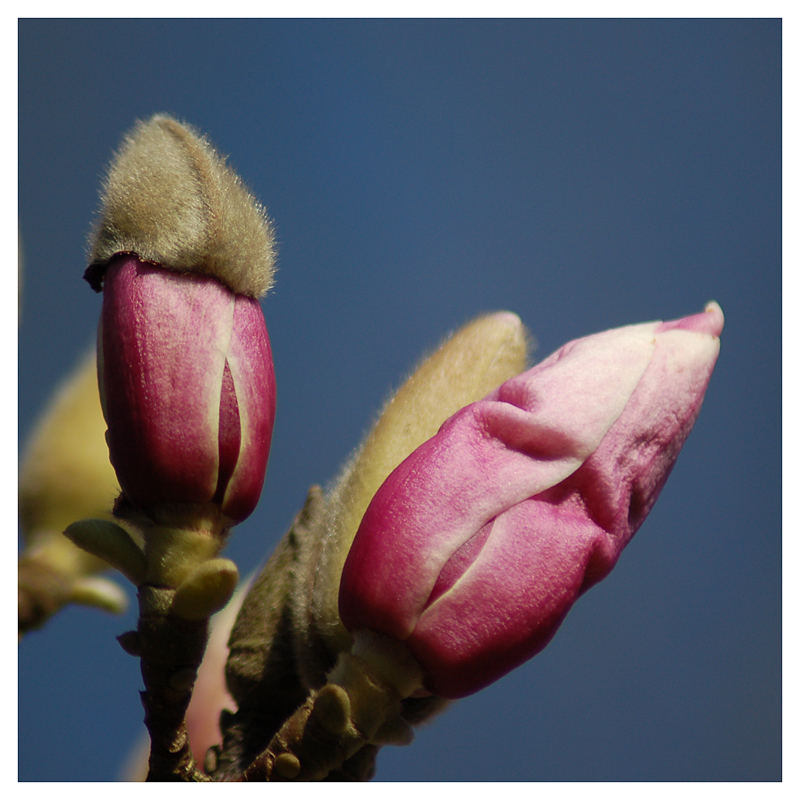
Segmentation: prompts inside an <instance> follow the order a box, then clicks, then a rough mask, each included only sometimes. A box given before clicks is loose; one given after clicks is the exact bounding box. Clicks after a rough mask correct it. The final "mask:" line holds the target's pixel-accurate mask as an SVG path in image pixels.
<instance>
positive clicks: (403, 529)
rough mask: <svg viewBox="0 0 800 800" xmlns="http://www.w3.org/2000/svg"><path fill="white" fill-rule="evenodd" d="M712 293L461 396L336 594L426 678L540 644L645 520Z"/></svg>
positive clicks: (363, 541)
mask: <svg viewBox="0 0 800 800" xmlns="http://www.w3.org/2000/svg"><path fill="white" fill-rule="evenodd" d="M722 326H723V316H722V312H721V310H720V308H719V306H718V305H717V304H716V303H712V304H710V305H709V306H708V307H707V309H706V311H705V312H704V313H701V314H697V315H694V316H691V317H686V318H684V319H681V320H676V321H674V322H668V323H658V322H656V323H649V324H644V325H637V326H630V327H625V328H619V329H616V330H612V331H607V332H606V333H601V334H597V335H594V336H589V337H586V338H584V339H579V340H577V341H573V342H570V343H569V344H567V345H565V346H564V347H562V348H561V349H560V350H559V351H558V352H556V353H554V354H553V355H552V356H550V357H549V358H548V359H546V360H545V361H543V362H541V363H540V364H538V365H537V366H535V367H534V368H532V369H530V370H528V371H527V372H524V373H523V374H521V375H519V376H517V377H515V378H512V379H511V380H509V381H507V382H506V383H504V384H503V385H502V386H500V387H499V388H498V389H496V390H495V391H493V392H491V393H490V394H489V395H488V396H487V397H486V398H484V399H483V400H481V401H480V402H477V403H473V404H472V405H469V406H467V407H466V408H464V409H462V410H461V411H459V412H458V413H457V414H455V415H454V416H453V417H451V418H450V419H449V420H447V422H446V423H445V424H444V425H443V426H442V427H441V429H440V430H439V432H438V433H437V434H436V435H435V436H433V437H432V438H431V439H429V440H428V441H427V442H425V443H424V444H423V445H421V446H420V447H418V448H417V449H416V450H415V451H414V452H413V453H412V454H411V455H410V456H409V457H408V458H407V459H406V460H405V461H403V463H402V464H401V465H400V466H399V467H397V469H395V470H394V471H393V472H392V474H391V475H390V476H389V477H388V478H387V479H386V481H384V483H383V485H382V486H381V487H380V489H379V490H378V492H377V493H376V495H375V497H374V498H373V500H372V502H371V503H370V506H369V508H368V509H367V511H366V513H365V515H364V518H363V520H362V522H361V525H360V527H359V530H358V533H357V535H356V537H355V540H354V542H353V546H352V547H351V549H350V552H349V555H348V558H347V562H346V564H345V567H344V572H343V574H342V581H341V591H340V595H339V609H340V612H341V616H342V620H343V622H344V624H345V625H346V626H347V628H348V629H349V630H350V631H351V632H353V633H354V634H356V639H357V641H363V639H364V636H363V633H364V632H365V631H373V632H377V633H379V634H382V635H383V636H384V637H388V638H389V639H390V640H395V641H397V642H398V643H403V644H404V645H405V647H406V648H407V650H408V653H409V654H410V655H412V656H413V657H414V659H416V661H417V663H418V664H419V666H420V668H421V670H422V674H423V679H422V683H423V684H424V686H425V688H426V689H428V690H429V691H431V692H434V693H435V694H438V695H441V696H444V697H451V698H455V697H460V696H463V695H466V694H470V693H472V692H475V691H477V690H478V689H480V688H482V687H483V686H486V685H487V684H489V683H491V682H492V681H494V680H496V679H497V678H499V677H500V676H501V675H503V674H505V673H506V672H508V671H509V670H511V669H513V668H514V667H515V666H517V665H519V664H520V663H522V662H523V661H525V660H526V659H528V658H530V657H531V656H532V655H534V654H535V653H537V652H538V651H539V650H541V649H542V648H543V647H544V646H545V645H546V644H547V642H548V641H549V640H550V638H551V637H552V636H553V634H554V633H555V631H556V629H557V627H558V626H559V624H560V623H561V621H562V620H563V619H564V616H565V615H566V613H567V611H568V610H569V608H570V607H571V605H572V603H573V602H574V601H575V600H576V598H577V597H578V596H579V595H580V594H581V593H582V592H584V591H586V589H588V588H589V587H590V586H591V585H593V584H594V583H596V582H597V581H599V580H600V579H601V578H603V577H605V576H606V575H607V574H608V573H609V571H610V570H611V569H612V567H613V566H614V564H615V563H616V561H617V559H618V558H619V555H620V553H621V552H622V549H623V548H624V547H625V545H626V544H627V543H628V542H629V541H630V539H631V537H632V536H633V534H634V533H635V531H636V530H637V528H638V527H639V526H640V525H641V524H642V521H643V520H644V518H645V516H646V515H647V513H648V512H649V511H650V509H651V508H652V506H653V503H654V502H655V500H656V498H657V497H658V494H659V492H660V490H661V488H662V486H663V484H664V482H665V481H666V479H667V476H668V474H669V472H670V470H671V469H672V466H673V464H674V462H675V459H676V458H677V456H678V453H679V451H680V449H681V446H682V445H683V443H684V441H685V439H686V437H687V435H688V433H689V431H690V430H691V427H692V425H693V424H694V421H695V419H696V417H697V414H698V412H699V410H700V405H701V403H702V400H703V395H704V393H705V389H706V386H707V384H708V381H709V378H710V376H711V372H712V370H713V367H714V363H715V361H716V358H717V354H718V351H719V338H718V337H719V335H720V333H721V331H722Z"/></svg>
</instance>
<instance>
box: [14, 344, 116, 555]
mask: <svg viewBox="0 0 800 800" xmlns="http://www.w3.org/2000/svg"><path fill="white" fill-rule="evenodd" d="M105 429H106V425H105V421H104V420H103V413H102V411H101V409H100V397H99V394H98V391H97V367H96V362H95V353H94V348H92V351H91V352H89V353H86V355H85V356H84V357H83V358H81V360H80V362H79V363H78V365H77V366H76V367H75V369H74V371H73V372H72V373H71V374H70V375H69V377H68V378H67V379H66V380H65V381H64V383H63V384H62V385H61V386H60V387H59V388H58V390H57V391H56V393H55V394H54V395H53V398H52V400H51V401H50V404H49V405H48V407H47V409H46V410H45V411H44V413H43V414H42V416H41V417H40V418H39V421H38V422H37V424H36V427H35V428H34V430H33V433H32V434H31V436H30V438H29V439H28V442H27V444H26V446H25V449H24V451H23V454H22V460H21V463H20V468H19V520H20V526H21V528H22V535H23V537H24V539H25V541H26V543H27V544H29V545H30V544H34V543H36V542H39V541H41V540H42V539H43V538H44V537H47V536H49V535H57V536H58V537H59V538H60V539H61V538H63V537H61V531H63V530H64V528H66V527H67V525H69V523H71V522H74V521H75V520H76V519H81V518H82V517H99V516H102V515H104V514H105V515H107V516H108V517H109V518H110V516H111V509H112V507H113V505H114V500H115V498H116V496H117V495H118V494H119V484H118V483H117V478H116V475H115V474H114V470H113V468H112V467H111V464H110V463H109V460H108V448H107V447H106V442H105V438H104V434H105ZM63 547H64V551H65V552H69V553H72V556H70V557H69V558H71V559H72V560H73V561H75V562H76V566H78V565H80V568H81V569H89V570H98V569H104V568H105V567H106V565H105V564H103V563H101V562H99V561H98V559H96V558H94V557H92V556H89V555H88V554H86V553H84V552H83V551H81V550H79V549H78V548H77V547H75V546H74V545H72V544H70V543H69V542H68V541H66V540H64V543H63ZM66 558H67V557H66V556H65V559H66Z"/></svg>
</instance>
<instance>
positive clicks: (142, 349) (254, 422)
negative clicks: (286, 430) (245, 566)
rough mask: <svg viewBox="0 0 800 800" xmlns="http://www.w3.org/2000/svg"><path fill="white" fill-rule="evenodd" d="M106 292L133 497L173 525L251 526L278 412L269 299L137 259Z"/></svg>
mask: <svg viewBox="0 0 800 800" xmlns="http://www.w3.org/2000/svg"><path fill="white" fill-rule="evenodd" d="M104 283H105V285H104V290H103V312H102V317H101V326H100V333H99V336H98V373H99V379H100V390H101V398H102V401H103V412H104V414H105V416H106V421H107V423H108V433H107V435H106V438H107V441H108V447H109V453H110V455H111V462H112V463H113V465H114V468H115V469H116V471H117V477H118V478H119V481H120V484H121V486H122V489H123V491H124V493H125V496H126V497H127V499H128V500H129V501H130V502H131V503H133V504H134V505H135V506H137V507H138V508H140V509H141V510H142V511H144V512H145V514H146V515H147V516H149V517H150V518H151V519H153V520H154V521H156V522H158V523H161V524H172V525H182V524H186V525H187V526H188V527H194V526H195V522H194V517H199V518H201V519H205V518H209V519H212V520H213V518H214V516H215V514H216V510H215V509H218V510H219V512H220V513H221V514H222V515H223V518H224V520H225V521H226V522H227V525H228V526H229V525H230V524H231V523H235V522H240V521H241V520H243V519H245V517H247V516H248V515H249V514H250V513H251V512H252V510H253V509H254V508H255V505H256V503H257V502H258V498H259V495H260V493H261V487H262V484H263V481H264V475H265V472H266V467H267V456H268V453H269V446H270V439H271V436H272V423H273V419H274V414H275V379H274V375H273V369H272V355H271V352H270V345H269V339H268V337H267V329H266V326H265V324H264V317H263V315H262V313H261V308H260V306H259V304H258V301H257V300H254V299H253V298H251V297H246V296H244V295H236V294H234V293H233V292H232V291H230V289H228V288H227V287H226V286H224V285H223V284H221V283H220V282H219V281H217V280H215V279H213V278H208V277H205V276H195V275H189V274H177V273H174V272H170V271H168V270H165V269H161V268H160V267H158V266H155V265H152V264H147V263H145V262H142V261H140V260H139V259H137V258H136V257H135V256H125V255H123V256H119V257H117V258H115V259H113V260H112V262H111V263H110V264H109V265H108V267H107V270H106V274H105V279H104ZM212 506H213V508H211V507H212ZM224 526H225V524H224V522H223V527H224Z"/></svg>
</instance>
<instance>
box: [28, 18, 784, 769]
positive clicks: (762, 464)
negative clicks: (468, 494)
mask: <svg viewBox="0 0 800 800" xmlns="http://www.w3.org/2000/svg"><path fill="white" fill-rule="evenodd" d="M780 37H781V28H780V23H779V22H778V21H775V20H708V21H700V20H691V21H689V20H668V21H657V20H637V21H627V20H620V21H605V20H593V21H581V20H568V21H557V20H538V21H537V20H532V21H324V22H317V21H269V20H245V21H219V20H217V21H213V20H202V21H191V20H187V21H148V20H139V21H130V20H127V21H126V20H111V21H92V20H72V21H48V20H23V21H21V22H20V25H19V208H20V229H21V235H22V242H23V247H24V254H25V272H24V279H23V293H22V316H21V325H20V329H19V342H20V361H19V431H20V440H21V442H23V441H24V439H25V436H26V435H27V433H28V432H29V431H30V428H31V425H32V423H33V422H34V420H35V417H36V414H37V413H38V412H39V411H40V410H41V408H42V407H43V405H44V403H45V402H46V400H47V397H48V395H49V392H50V391H51V390H52V388H53V386H54V384H55V383H56V382H57V381H58V380H59V378H61V377H62V376H63V375H64V373H65V372H66V371H67V370H68V369H69V368H70V366H71V365H72V364H73V363H74V362H75V360H76V359H77V358H78V357H79V356H80V355H81V353H82V352H83V351H84V349H85V348H86V347H87V346H88V344H89V343H90V342H91V341H92V338H93V335H94V330H95V326H96V321H97V315H98V312H99V298H98V296H97V295H95V294H94V293H93V292H92V291H91V290H90V289H89V287H88V286H87V285H86V284H85V283H84V282H83V281H82V280H81V275H82V272H83V269H84V267H85V263H84V242H85V236H86V233H87V231H88V229H89V226H90V223H91V220H92V215H93V213H94V210H95V208H96V204H97V191H98V186H99V181H100V177H101V175H102V172H103V169H104V167H105V165H106V163H107V162H108V159H109V158H110V156H111V153H112V150H113V149H114V148H115V147H116V145H117V144H118V142H119V140H120V137H121V136H122V135H123V133H124V132H125V131H126V130H127V129H128V128H129V127H130V126H131V125H132V124H133V122H134V121H135V120H136V119H138V118H142V117H147V116H149V115H151V114H152V113H154V112H157V111H167V112H170V113H172V114H174V115H175V116H177V117H179V118H182V119H184V120H186V121H187V122H190V123H192V124H193V125H195V126H196V127H198V128H200V129H201V130H203V131H205V132H206V133H207V134H208V135H209V137H210V139H211V140H212V141H213V142H214V143H215V144H216V145H217V147H218V148H219V149H220V150H221V151H222V152H224V153H226V154H228V155H229V156H230V161H231V163H232V164H233V165H234V167H235V168H236V169H237V170H238V171H239V173H240V174H241V175H242V177H243V178H244V180H245V181H246V182H247V183H248V185H249V186H250V188H251V189H252V190H253V192H254V193H255V194H256V196H257V197H258V198H259V199H260V200H261V201H262V202H263V203H264V204H265V205H266V206H267V207H268V208H269V211H270V214H271V215H272V217H273V218H274V220H275V224H276V228H277V232H278V239H279V246H280V253H279V272H278V275H277V282H276V287H275V289H274V291H273V292H272V293H271V294H270V295H269V296H268V297H267V298H266V299H265V300H264V302H263V308H264V313H265V317H266V320H267V325H268V327H269V331H270V336H271V338H272V345H273V352H274V356H275V368H276V376H277V382H278V412H277V419H276V427H275V434H274V438H273V447H272V452H271V456H270V465H269V469H268V474H267V482H266V486H265V490H264V493H263V495H262V499H261V503H260V505H259V507H258V509H257V511H256V512H255V514H254V515H253V516H252V517H251V518H250V519H249V520H247V521H246V522H245V523H244V524H242V525H241V526H240V527H239V528H237V529H236V531H235V534H234V537H233V539H232V541H231V544H230V546H229V548H228V550H227V554H228V555H229V556H230V557H231V558H233V559H234V560H235V561H236V562H237V564H238V565H239V568H240V571H241V572H242V573H243V574H246V573H247V572H249V571H250V570H252V569H254V568H256V567H257V566H258V564H260V563H261V562H262V561H263V560H264V559H265V558H266V556H267V555H268V554H269V552H270V550H271V548H272V547H273V546H274V544H275V543H276V542H277V540H278V538H279V537H280V536H281V535H282V533H283V531H284V530H285V528H286V527H287V525H288V524H289V522H290V521H291V518H292V516H293V515H294V513H295V511H296V510H297V509H298V508H299V507H300V505H301V504H302V502H303V499H304V496H305V491H306V489H307V487H308V486H309V485H310V484H311V483H316V482H326V481H328V480H330V479H331V478H332V477H333V476H334V475H335V474H336V471H337V469H338V467H339V465H340V464H341V463H342V461H343V460H344V459H345V458H346V457H347V455H348V453H349V452H350V450H351V449H352V448H353V447H354V446H355V445H356V444H357V443H358V441H359V439H360V437H361V435H362V433H363V432H364V430H365V428H366V426H367V425H368V423H369V421H370V420H371V419H372V417H373V415H374V413H375V412H376V410H377V409H378V408H379V407H380V405H381V403H382V401H383V399H384V398H385V396H386V394H387V393H388V391H389V390H390V389H391V388H392V387H393V386H396V385H398V383H399V382H400V380H401V379H402V377H403V376H404V375H405V374H406V373H407V371H408V370H409V369H410V368H411V366H412V365H413V364H414V362H415V361H416V360H417V359H418V358H419V357H420V356H421V355H422V354H423V353H424V352H425V351H426V350H428V349H429V348H430V347H432V346H433V345H435V344H436V343H437V342H438V341H439V340H440V339H441V338H442V337H443V336H444V335H445V334H446V333H448V332H449V331H451V330H452V329H453V328H455V327H456V326H458V325H459V324H461V323H462V322H464V321H466V320H467V319H469V318H470V317H472V316H474V315H476V314H478V313H480V312H482V311H487V310H493V309H501V308H507V309H510V310H513V311H516V312H517V313H518V314H519V315H520V316H521V317H522V319H523V320H524V321H525V323H526V324H527V325H528V327H529V328H530V329H531V331H532V332H533V334H534V335H535V337H536V339H537V341H538V355H539V357H543V356H545V355H547V354H548V353H549V352H551V351H552V350H554V349H555V348H556V347H558V346H559V345H560V344H562V343H563V342H565V341H567V340H568V339H571V338H574V337H576V336H580V335H584V334H588V333H592V332H594V331H599V330H603V329H606V328H609V327H615V326H617V325H622V324H627V323H633V322H640V321H645V320H650V319H662V318H663V319H666V318H672V317H676V316H682V315H685V314H689V313H692V312H695V311H699V310H700V309H701V308H702V307H703V305H704V304H705V303H706V302H707V301H708V300H710V299H712V298H713V299H716V300H717V301H718V302H719V303H720V304H721V306H722V308H723V310H724V311H725V315H726V328H725V331H724V333H723V337H722V352H721V356H720V359H719V362H718V365H717V369H716V371H715V374H714V376H713V378H712V381H711V384H710V387H709V390H708V393H707V396H706V402H705V405H704V408H703V411H702V412H701V415H700V418H699V420H698V422H697V424H696V426H695V430H694V431H693V433H692V435H691V436H690V438H689V441H688V442H687V444H686V447H685V448H684V452H683V454H682V455H681V457H680V459H679V460H678V463H677V465H676V467H675V469H674V471H673V474H672V476H671V478H670V480H669V482H668V484H667V486H666V488H665V490H664V492H663V493H662V496H661V499H660V500H659V502H658V504H657V505H656V508H655V509H654V511H653V512H652V514H651V516H650V518H649V519H648V520H647V521H646V522H645V524H644V525H643V527H642V528H641V530H640V531H639V533H638V534H637V536H636V538H635V539H634V541H633V542H632V544H631V545H630V546H629V548H628V549H627V550H626V552H625V553H624V554H623V556H622V558H621V560H620V562H619V564H618V565H617V567H616V568H615V570H614V571H613V572H612V574H611V575H610V576H609V578H608V579H607V580H606V581H604V582H603V583H601V584H599V585H598V586H597V587H595V588H593V589H592V590H591V591H590V592H589V593H587V594H586V595H585V596H584V597H583V598H581V600H580V601H579V602H578V603H577V605H576V607H575V608H574V609H573V611H572V612H571V614H570V615H569V617H568V618H567V620H566V622H565V623H564V625H563V626H562V628H561V630H560V631H559V633H558V634H557V635H556V637H555V639H554V640H553V642H552V643H551V644H550V645H549V646H548V648H547V649H546V650H544V651H543V652H542V653H541V654H540V655H538V656H537V657H536V658H535V659H533V660H532V661H530V662H529V663H527V664H526V665H524V666H523V667H521V668H519V669H518V670H516V671H515V672H513V673H511V674H510V675H508V676H507V677H505V678H503V679H502V680H500V681H499V682H498V683H496V684H494V685H493V686H491V687H489V688H488V689H486V690H484V691H482V692H480V693H479V694H477V695H474V696H473V697H470V698H467V699H465V700H462V701H460V702H459V703H457V704H455V705H454V706H453V707H452V708H450V709H449V710H448V711H447V712H446V713H445V714H443V715H442V716H441V717H440V718H438V719H436V720H435V721H434V722H433V723H432V724H430V725H429V726H427V727H425V728H423V729H422V730H420V731H419V733H418V735H417V739H416V741H415V742H414V744H412V745H411V746H410V747H406V748H386V749H385V750H384V751H383V752H382V753H381V755H380V756H379V759H378V773H377V778H378V779H379V780H386V781H394V780H673V779H674V780H774V779H777V778H778V777H779V776H780V773H781V763H780V722H781V718H780V701H781V698H780V592H781V585H780V548H781V540H780V486H781V483H780V481H781V475H780V393H779V387H780V338H779V337H780V325H781V318H780V302H779V301H780V276H781V272H780V269H781V268H780V257H781V255H780V254H781V250H780V235H781V229H780V205H779V203H780V171H781V156H780V114H781V111H780V77H781V73H780V60H781V51H780V46H781V45H780ZM131 597H132V594H131ZM133 624H134V617H133V613H132V612H131V613H129V614H128V615H127V616H126V617H123V618H118V617H110V616H105V615H103V614H102V613H101V612H99V611H94V610H87V609H78V608H75V609H69V610H67V611H65V612H63V613H62V614H61V615H60V616H59V617H57V618H55V619H54V620H52V622H51V623H50V625H49V626H48V627H47V628H46V629H44V630H43V631H41V632H37V633H35V634H33V635H31V636H29V637H27V638H26V639H25V640H24V641H23V642H22V644H21V646H20V649H19V684H20V685H19V776H20V778H21V779H22V780H58V779H63V780H113V779H115V778H117V777H118V776H119V775H120V770H121V766H122V764H123V762H124V760H125V757H126V755H127V753H128V752H129V751H130V748H131V747H132V745H133V744H134V742H135V741H137V739H138V738H139V736H140V734H141V730H142V722H141V716H142V713H141V706H140V703H139V698H138V690H139V688H140V679H139V676H138V666H137V664H136V662H135V660H134V659H132V658H131V657H130V656H127V655H125V654H124V653H123V652H122V650H121V649H120V647H119V645H118V644H117V642H116V641H115V637H116V636H117V635H118V634H119V633H121V632H123V631H125V630H127V629H129V628H130V627H131V626H132V625H133ZM42 731H47V736H48V739H49V740H50V741H57V742H58V746H57V747H54V748H53V747H50V748H49V749H48V757H47V758H46V759H42V758H41V741H42Z"/></svg>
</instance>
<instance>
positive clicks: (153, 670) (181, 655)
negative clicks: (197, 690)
mask: <svg viewBox="0 0 800 800" xmlns="http://www.w3.org/2000/svg"><path fill="white" fill-rule="evenodd" d="M174 595H175V591H174V590H173V589H164V588H160V587H156V586H151V585H148V584H145V585H143V586H141V587H139V627H138V631H137V635H136V639H135V640H132V637H127V638H126V640H125V646H126V649H128V651H129V652H130V651H134V652H136V651H138V654H139V655H140V657H141V669H142V677H143V679H144V685H145V691H144V692H142V704H143V705H144V709H145V725H146V726H147V730H148V731H149V733H150V769H149V773H148V776H147V780H148V781H196V782H197V781H209V780H210V778H209V777H208V776H207V775H205V774H204V773H203V772H202V771H201V770H199V769H198V768H197V766H196V765H195V762H194V758H193V757H192V752H191V749H190V746H189V736H188V733H187V730H186V722H185V717H186V709H187V707H188V705H189V701H190V700H191V697H192V689H193V688H194V683H195V679H196V677H197V669H198V667H199V666H200V662H201V661H202V659H203V653H204V651H205V647H206V642H207V641H208V620H207V619H204V620H200V621H193V620H185V619H181V618H180V617H177V616H176V615H174V614H171V613H170V607H171V605H172V598H173V597H174Z"/></svg>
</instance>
